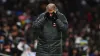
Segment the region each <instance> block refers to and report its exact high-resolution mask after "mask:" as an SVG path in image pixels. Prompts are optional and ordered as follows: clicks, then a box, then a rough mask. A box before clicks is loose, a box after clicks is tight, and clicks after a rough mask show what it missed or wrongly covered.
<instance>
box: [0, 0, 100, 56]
mask: <svg viewBox="0 0 100 56" xmlns="http://www.w3.org/2000/svg"><path fill="white" fill-rule="evenodd" d="M50 2H51V3H55V4H56V5H57V7H58V9H59V11H60V12H62V13H63V14H64V15H65V16H66V17H67V20H68V23H69V27H68V29H67V32H66V34H64V36H63V41H64V43H63V56H100V48H99V47H100V43H99V41H100V0H0V55H1V56H3V54H6V55H10V56H28V55H30V56H35V54H36V46H37V43H38V40H36V39H35V38H34V37H33V36H32V35H33V34H32V22H34V21H35V20H36V18H37V17H38V15H39V14H40V13H42V12H44V11H45V7H46V5H47V4H48V3H50ZM33 27H34V26H33ZM30 33H31V34H30Z"/></svg>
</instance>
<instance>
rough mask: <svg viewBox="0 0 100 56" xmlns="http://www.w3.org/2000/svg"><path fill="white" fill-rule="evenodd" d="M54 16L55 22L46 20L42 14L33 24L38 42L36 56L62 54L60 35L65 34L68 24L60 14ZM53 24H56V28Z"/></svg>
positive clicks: (59, 55)
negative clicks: (55, 17)
mask: <svg viewBox="0 0 100 56" xmlns="http://www.w3.org/2000/svg"><path fill="white" fill-rule="evenodd" d="M56 14H57V17H58V19H57V20H56V21H55V22H53V21H51V20H48V18H47V17H45V16H44V15H45V13H42V14H40V16H39V17H38V18H37V20H36V21H35V22H34V23H33V27H34V28H35V31H36V33H37V34H36V35H37V39H38V41H39V42H38V47H37V56H41V55H44V56H53V55H54V56H56V55H57V56H61V54H62V33H65V32H66V30H67V27H68V22H67V19H66V17H65V16H64V15H63V14H62V13H60V12H56ZM53 23H56V27H54V26H53Z"/></svg>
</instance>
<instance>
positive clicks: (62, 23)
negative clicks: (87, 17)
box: [56, 14, 68, 31]
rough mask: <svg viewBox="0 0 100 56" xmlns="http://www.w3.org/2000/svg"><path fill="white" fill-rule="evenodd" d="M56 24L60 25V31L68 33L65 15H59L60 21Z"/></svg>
mask: <svg viewBox="0 0 100 56" xmlns="http://www.w3.org/2000/svg"><path fill="white" fill-rule="evenodd" d="M56 24H57V25H58V27H59V29H60V30H62V31H66V30H67V28H68V22H67V19H66V17H65V16H64V15H63V14H60V15H58V19H57V20H56Z"/></svg>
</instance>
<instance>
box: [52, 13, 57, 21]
mask: <svg viewBox="0 0 100 56" xmlns="http://www.w3.org/2000/svg"><path fill="white" fill-rule="evenodd" d="M52 19H53V21H56V20H57V19H58V17H57V14H56V13H55V12H53V18H52Z"/></svg>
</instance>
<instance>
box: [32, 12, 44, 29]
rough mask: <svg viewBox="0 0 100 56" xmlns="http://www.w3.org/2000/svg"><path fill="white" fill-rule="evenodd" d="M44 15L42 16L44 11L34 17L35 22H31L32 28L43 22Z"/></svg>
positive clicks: (38, 26) (39, 25)
mask: <svg viewBox="0 0 100 56" xmlns="http://www.w3.org/2000/svg"><path fill="white" fill-rule="evenodd" d="M45 19H46V18H45V17H44V13H42V14H40V15H39V17H38V18H37V19H36V21H35V22H33V27H34V28H40V27H41V26H42V25H43V24H44V22H45Z"/></svg>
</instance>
